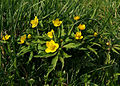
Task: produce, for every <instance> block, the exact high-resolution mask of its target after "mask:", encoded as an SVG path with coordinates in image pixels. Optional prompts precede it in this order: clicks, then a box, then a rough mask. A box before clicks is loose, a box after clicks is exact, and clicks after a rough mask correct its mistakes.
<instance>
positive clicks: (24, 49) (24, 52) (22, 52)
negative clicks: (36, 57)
mask: <svg viewBox="0 0 120 86" xmlns="http://www.w3.org/2000/svg"><path fill="white" fill-rule="evenodd" d="M30 51H31V50H30V47H29V46H28V47H24V48H22V50H21V51H20V52H19V53H17V56H21V55H24V54H26V53H28V52H30Z"/></svg>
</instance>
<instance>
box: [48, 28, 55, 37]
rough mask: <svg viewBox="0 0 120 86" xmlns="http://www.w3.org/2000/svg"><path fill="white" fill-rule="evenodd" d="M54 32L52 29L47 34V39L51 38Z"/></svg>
mask: <svg viewBox="0 0 120 86" xmlns="http://www.w3.org/2000/svg"><path fill="white" fill-rule="evenodd" d="M53 34H54V30H53V29H52V30H51V31H50V32H48V33H47V35H48V37H50V38H53Z"/></svg>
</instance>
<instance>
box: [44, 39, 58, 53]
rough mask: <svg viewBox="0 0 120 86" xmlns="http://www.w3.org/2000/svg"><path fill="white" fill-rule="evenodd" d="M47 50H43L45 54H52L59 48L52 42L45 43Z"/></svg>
mask: <svg viewBox="0 0 120 86" xmlns="http://www.w3.org/2000/svg"><path fill="white" fill-rule="evenodd" d="M46 46H47V49H46V50H45V52H46V53H50V52H51V53H53V52H55V51H56V50H57V49H58V48H59V44H58V43H55V42H54V41H53V40H51V41H47V42H46Z"/></svg>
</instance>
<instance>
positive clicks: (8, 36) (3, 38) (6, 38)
mask: <svg viewBox="0 0 120 86" xmlns="http://www.w3.org/2000/svg"><path fill="white" fill-rule="evenodd" d="M9 38H10V35H8V34H7V35H5V36H3V37H2V40H8V39H9Z"/></svg>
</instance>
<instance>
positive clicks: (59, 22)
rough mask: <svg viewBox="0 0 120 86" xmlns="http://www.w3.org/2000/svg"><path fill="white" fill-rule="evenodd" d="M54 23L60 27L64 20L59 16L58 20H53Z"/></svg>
mask: <svg viewBox="0 0 120 86" xmlns="http://www.w3.org/2000/svg"><path fill="white" fill-rule="evenodd" d="M52 23H53V24H54V26H55V27H59V26H60V25H61V24H62V21H59V19H58V18H57V19H56V20H53V21H52Z"/></svg>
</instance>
